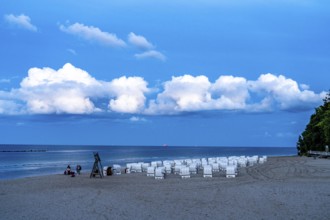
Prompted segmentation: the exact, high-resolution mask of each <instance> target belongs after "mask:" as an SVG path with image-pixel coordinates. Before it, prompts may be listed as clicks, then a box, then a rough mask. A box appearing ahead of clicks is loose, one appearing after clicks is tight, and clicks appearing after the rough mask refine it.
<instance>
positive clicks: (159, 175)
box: [155, 167, 165, 179]
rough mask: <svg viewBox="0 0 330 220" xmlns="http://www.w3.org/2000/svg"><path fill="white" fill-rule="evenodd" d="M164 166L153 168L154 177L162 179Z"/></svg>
mask: <svg viewBox="0 0 330 220" xmlns="http://www.w3.org/2000/svg"><path fill="white" fill-rule="evenodd" d="M164 174H165V170H164V167H157V168H156V170H155V179H164Z"/></svg>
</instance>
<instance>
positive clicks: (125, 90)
mask: <svg viewBox="0 0 330 220" xmlns="http://www.w3.org/2000/svg"><path fill="white" fill-rule="evenodd" d="M109 86H110V89H111V92H112V94H114V96H115V98H113V99H111V100H110V102H109V109H110V110H111V111H115V112H123V113H137V112H140V111H142V110H143V109H144V105H145V101H146V97H145V95H144V93H146V92H148V91H149V90H148V88H147V82H146V81H145V80H144V79H143V78H141V77H125V76H123V77H120V78H118V79H114V80H112V81H111V82H110V84H109Z"/></svg>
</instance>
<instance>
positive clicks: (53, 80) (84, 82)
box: [18, 63, 102, 114]
mask: <svg viewBox="0 0 330 220" xmlns="http://www.w3.org/2000/svg"><path fill="white" fill-rule="evenodd" d="M20 85H21V88H20V89H19V90H18V93H19V94H20V96H21V98H22V100H24V101H26V109H27V111H28V112H29V113H33V114H34V113H37V114H49V113H70V114H86V113H92V112H95V111H98V109H97V108H96V107H95V106H94V104H93V102H92V101H91V99H90V97H91V93H93V92H92V91H95V90H96V89H99V90H101V88H102V83H100V82H98V81H97V80H96V79H95V78H93V77H91V76H90V75H89V74H88V73H87V72H85V71H83V70H81V69H79V68H76V67H74V66H73V65H71V64H69V63H68V64H65V65H64V66H63V68H61V69H59V70H58V71H56V70H54V69H51V68H42V69H40V68H31V69H30V70H29V72H28V76H27V77H26V78H24V79H23V80H22V82H21V84H20ZM93 95H94V96H96V95H97V94H93Z"/></svg>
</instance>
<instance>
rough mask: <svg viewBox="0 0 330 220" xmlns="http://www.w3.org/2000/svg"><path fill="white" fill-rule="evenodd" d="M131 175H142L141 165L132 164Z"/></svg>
mask: <svg viewBox="0 0 330 220" xmlns="http://www.w3.org/2000/svg"><path fill="white" fill-rule="evenodd" d="M131 172H132V173H142V164H141V163H134V164H133V165H132V169H131Z"/></svg>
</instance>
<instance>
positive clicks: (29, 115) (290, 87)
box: [0, 0, 330, 147]
mask: <svg viewBox="0 0 330 220" xmlns="http://www.w3.org/2000/svg"><path fill="white" fill-rule="evenodd" d="M329 12H330V2H329V1H326V0H285V1H284V0H268V1H261V0H235V1H233V0H217V1H215V0H203V1H202V0H196V1H187V0H176V1H171V0H167V1H164V0H159V1H151V0H125V1H122V0H121V1H119V0H113V1H108V0H96V1H95V0H93V1H92V0H84V1H74V0H58V1H56V2H54V1H50V0H31V1H23V0H2V1H1V3H0V33H1V34H0V131H1V136H0V144H70V145H71V144H74V145H156V146H158V145H159V146H162V145H164V144H167V145H169V146H171V145H172V146H174V145H175V146H262V147H267V146H278V147H295V145H296V142H297V139H298V136H299V135H300V134H301V133H302V132H303V131H304V129H305V126H306V125H307V123H308V122H309V118H310V116H311V114H313V112H314V111H315V108H316V107H318V106H320V105H321V104H322V103H323V101H322V99H323V98H324V97H325V95H326V93H327V92H328V91H329V89H330V86H329V82H330V74H329V70H330V44H329V39H330V29H329V23H330V13H329Z"/></svg>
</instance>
